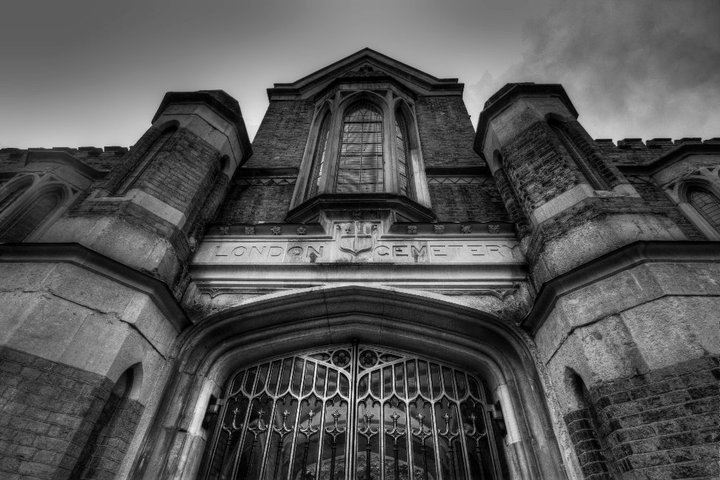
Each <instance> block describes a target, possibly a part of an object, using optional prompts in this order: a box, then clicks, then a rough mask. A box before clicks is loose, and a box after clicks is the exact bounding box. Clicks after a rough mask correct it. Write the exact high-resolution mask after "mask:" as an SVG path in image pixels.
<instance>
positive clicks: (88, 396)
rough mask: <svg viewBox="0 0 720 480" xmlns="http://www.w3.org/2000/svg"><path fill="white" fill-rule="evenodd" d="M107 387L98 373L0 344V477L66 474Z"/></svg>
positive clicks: (103, 401) (64, 476)
mask: <svg viewBox="0 0 720 480" xmlns="http://www.w3.org/2000/svg"><path fill="white" fill-rule="evenodd" d="M111 389H112V383H111V382H110V381H109V380H107V379H106V378H105V377H102V376H100V375H97V374H93V373H89V372H85V371H82V370H79V369H76V368H73V367H70V366H67V365H63V364H59V363H55V362H51V361H48V360H45V359H43V358H40V357H36V356H34V355H29V354H27V353H23V352H19V351H17V350H13V349H10V348H7V347H3V348H2V349H0V478H3V479H8V480H9V479H15V478H17V479H20V478H22V479H26V480H30V479H33V480H35V479H37V480H40V479H53V480H64V479H70V478H71V476H70V472H71V471H72V469H73V467H74V466H75V463H76V461H77V459H78V457H79V455H80V452H81V451H82V450H83V448H84V446H85V444H86V443H87V440H88V438H89V435H90V432H91V431H92V430H93V428H94V426H95V423H96V421H97V419H98V417H99V416H100V413H101V411H102V410H103V407H104V406H105V404H106V402H107V399H108V398H109V396H110V391H111Z"/></svg>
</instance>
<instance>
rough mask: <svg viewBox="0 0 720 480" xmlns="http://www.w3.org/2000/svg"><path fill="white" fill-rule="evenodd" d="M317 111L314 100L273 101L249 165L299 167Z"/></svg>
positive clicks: (255, 141)
mask: <svg viewBox="0 0 720 480" xmlns="http://www.w3.org/2000/svg"><path fill="white" fill-rule="evenodd" d="M313 110H314V104H313V103H312V102H310V101H304V100H294V101H280V100H273V101H271V102H270V105H269V106H268V109H267V111H266V112H265V116H264V117H263V121H262V123H261V124H260V128H259V129H258V132H257V134H256V135H255V139H254V140H253V143H252V149H253V156H252V157H250V160H248V162H247V163H246V165H245V166H246V167H248V168H299V167H300V163H301V162H302V157H303V153H304V151H305V144H306V143H307V139H308V135H309V134H310V124H311V123H312V114H313Z"/></svg>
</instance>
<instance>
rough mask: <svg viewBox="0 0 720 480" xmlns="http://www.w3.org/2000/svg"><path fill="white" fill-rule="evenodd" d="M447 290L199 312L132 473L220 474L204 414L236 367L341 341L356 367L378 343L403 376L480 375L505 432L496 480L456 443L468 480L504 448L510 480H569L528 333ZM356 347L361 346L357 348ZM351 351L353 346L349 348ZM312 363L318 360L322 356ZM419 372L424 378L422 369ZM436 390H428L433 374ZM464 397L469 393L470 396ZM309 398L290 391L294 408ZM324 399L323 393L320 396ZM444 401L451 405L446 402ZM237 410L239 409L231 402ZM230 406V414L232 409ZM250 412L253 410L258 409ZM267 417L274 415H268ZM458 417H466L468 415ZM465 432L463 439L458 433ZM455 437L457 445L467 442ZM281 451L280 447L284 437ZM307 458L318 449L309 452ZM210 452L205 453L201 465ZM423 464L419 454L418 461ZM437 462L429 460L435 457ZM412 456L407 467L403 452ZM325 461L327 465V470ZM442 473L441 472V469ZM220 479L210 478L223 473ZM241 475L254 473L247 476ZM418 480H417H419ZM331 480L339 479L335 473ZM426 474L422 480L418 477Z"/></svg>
mask: <svg viewBox="0 0 720 480" xmlns="http://www.w3.org/2000/svg"><path fill="white" fill-rule="evenodd" d="M443 298H447V297H442V296H440V295H432V294H424V295H423V296H422V297H421V296H419V295H416V294H412V293H409V292H403V291H398V290H394V289H385V288H368V287H358V286H354V285H348V286H342V287H332V288H314V289H306V290H301V291H293V292H290V293H283V294H277V295H269V296H267V297H264V298H262V299H261V300H258V301H257V302H250V303H248V304H246V305H243V306H240V307H236V308H233V309H230V310H228V311H225V312H222V313H219V314H217V315H215V316H214V317H211V318H208V319H205V320H203V321H202V322H200V323H198V324H197V325H196V326H195V327H194V328H193V329H192V330H191V331H189V332H187V336H186V339H185V341H184V345H183V347H182V348H181V351H180V353H179V361H178V362H179V363H178V367H177V370H176V371H175V372H174V373H173V374H172V375H171V377H172V381H171V384H170V385H169V386H168V388H167V390H166V393H165V396H164V400H163V402H164V403H163V404H162V405H165V406H166V408H163V406H162V405H161V408H160V411H161V415H159V416H158V418H157V419H156V424H155V426H154V427H153V428H152V429H151V433H150V435H149V436H148V437H147V438H146V440H145V445H144V447H143V452H142V454H141V456H140V457H139V459H138V461H137V462H136V465H135V471H134V476H133V478H141V479H150V478H153V479H156V478H177V479H187V480H191V479H192V480H195V479H203V478H205V476H204V475H205V474H206V472H208V471H214V470H213V469H214V468H215V467H212V466H209V465H208V464H209V463H211V460H209V459H211V458H213V455H214V453H213V452H216V451H217V450H218V449H222V448H224V447H226V446H227V445H226V444H222V443H220V444H218V443H217V440H218V437H214V436H213V435H214V430H213V428H212V422H208V421H207V419H208V414H211V415H212V414H213V413H214V414H216V415H217V418H218V420H217V422H219V421H220V420H219V419H220V418H222V421H223V422H225V421H228V418H227V415H228V414H227V412H228V408H231V407H227V408H225V407H224V406H220V411H217V410H216V407H215V406H216V405H217V404H218V403H219V404H224V405H228V403H227V402H228V399H229V398H230V397H228V396H227V394H226V387H227V386H229V387H230V388H231V389H233V388H235V387H233V382H234V381H235V380H236V379H237V375H243V376H244V375H248V373H247V372H249V371H250V369H252V368H256V369H258V368H261V366H262V365H267V368H268V372H269V371H270V370H269V369H270V368H271V367H272V365H273V362H276V361H278V360H279V361H280V365H282V361H283V359H288V358H293V359H294V358H296V357H297V356H298V355H301V356H303V355H304V357H303V359H306V358H308V357H307V355H315V354H318V355H319V354H321V351H322V350H323V349H326V353H327V354H328V355H331V353H330V352H331V351H332V352H333V354H334V352H336V351H338V350H341V349H343V348H344V349H346V351H347V352H355V353H348V354H349V355H350V358H351V363H350V364H349V365H352V362H356V363H355V364H356V365H358V363H357V362H359V355H360V354H361V352H362V351H363V348H365V350H368V349H369V348H372V349H375V350H374V351H375V352H376V353H378V352H386V353H388V354H390V355H396V356H398V355H399V358H398V359H397V361H398V362H400V363H403V365H404V367H403V368H404V369H405V374H407V368H408V367H407V366H406V365H407V364H408V362H410V363H413V362H414V364H415V366H416V368H418V369H419V362H434V364H435V365H438V367H439V368H440V371H441V372H442V367H443V365H444V366H445V367H446V368H449V369H451V370H452V371H453V372H455V371H458V372H462V374H463V375H465V379H466V380H467V382H468V384H469V382H470V380H468V379H469V378H470V377H468V374H469V375H470V376H471V377H473V378H474V379H477V380H479V382H478V383H482V382H484V387H483V390H482V392H483V395H479V396H477V398H478V399H481V400H482V401H481V402H478V404H482V407H483V408H484V409H485V410H484V412H485V413H484V415H485V423H486V428H488V427H489V429H490V430H488V431H492V432H493V436H494V437H495V438H498V439H499V442H498V444H497V445H496V444H493V443H492V442H488V444H487V445H486V446H484V447H482V448H483V449H485V452H484V454H483V455H485V456H487V457H488V458H489V459H490V463H488V465H490V467H487V468H486V467H483V468H485V470H487V471H489V472H490V473H491V474H492V475H494V476H495V477H493V476H486V477H481V476H477V475H475V476H473V475H474V474H472V469H473V468H475V467H472V466H470V467H468V462H469V461H470V460H467V461H466V459H465V457H466V456H467V455H469V454H472V453H473V452H474V450H473V449H470V450H472V451H470V452H469V450H468V447H467V445H468V441H467V438H466V439H465V440H460V436H459V437H458V441H460V442H465V446H464V447H463V448H464V450H462V452H463V453H462V454H461V455H460V456H456V458H458V459H460V460H461V462H462V464H463V466H462V468H464V469H465V470H466V471H467V470H470V471H471V476H470V477H469V478H488V479H490V478H504V477H503V472H502V466H501V465H502V464H503V461H502V458H503V456H504V457H505V458H506V462H505V464H506V465H507V466H508V470H509V473H508V475H507V478H523V479H540V478H548V479H550V478H551V479H561V478H564V476H565V473H564V469H563V468H562V462H561V459H560V455H559V449H558V447H557V443H556V441H555V439H554V435H553V433H552V426H551V423H550V418H549V414H548V411H547V406H546V404H545V399H544V396H543V393H542V392H543V389H542V385H541V383H540V381H539V378H538V375H537V372H536V371H535V366H534V361H533V360H532V357H531V355H530V354H529V351H528V349H527V347H525V346H524V344H523V342H524V340H523V339H522V338H521V334H519V332H518V331H517V329H516V327H513V326H512V325H509V324H508V323H507V322H503V321H501V320H499V319H497V318H494V317H493V316H492V315H489V314H486V313H483V312H479V311H477V310H474V309H471V308H468V307H463V306H460V305H456V304H452V303H451V302H448V301H444V300H443ZM352 345H356V346H355V347H352ZM351 347H352V348H355V349H357V350H351ZM352 355H357V357H356V358H357V360H352V358H353V357H352ZM378 355H379V353H378ZM315 362H316V363H317V360H315ZM427 364H428V365H429V364H430V363H427ZM325 366H326V367H327V366H328V365H325ZM278 368H279V367H278ZM416 375H417V373H416ZM243 378H244V377H243ZM417 379H418V382H419V381H420V380H419V376H418V377H417ZM356 380H357V382H358V383H356V384H355V385H356V386H355V387H354V388H357V391H360V390H361V389H360V385H359V382H360V380H361V378H360V377H356ZM352 381H353V378H352V376H351V377H349V378H348V384H349V385H350V383H351V382H352ZM455 385H456V386H455V387H453V388H457V384H455ZM429 386H430V388H432V386H433V383H432V381H431V382H430V384H429ZM348 388H349V387H348ZM363 388H364V387H363ZM369 388H370V387H368V389H369ZM418 388H419V386H418ZM363 391H365V390H363ZM478 392H480V390H478ZM335 393H337V392H335ZM259 394H262V392H259ZM276 394H277V391H276ZM394 394H395V393H393V395H394ZM253 395H255V393H253ZM349 395H350V389H348V396H347V398H346V401H347V402H348V403H347V404H348V406H349V407H348V409H350V408H355V409H356V413H355V419H359V416H361V415H362V413H359V412H360V410H361V409H362V408H364V407H361V406H360V405H359V403H358V402H357V401H355V400H352V399H351V398H350V397H349ZM358 395H359V394H358ZM383 395H384V394H383ZM231 396H232V395H231ZM316 397H317V395H316ZM341 397H342V396H341ZM391 397H392V395H391ZM398 397H399V395H398ZM357 398H358V397H356V400H357ZM448 398H449V395H448ZM463 398H464V399H465V400H467V399H468V398H470V397H468V396H465V397H463ZM216 399H220V401H219V402H216ZM303 399H304V398H300V397H295V402H296V406H297V405H299V404H300V402H301V401H302V400H303ZM252 400H253V398H248V399H247V402H248V403H251V402H252ZM322 400H323V401H325V400H327V399H326V398H323V399H322ZM385 400H386V399H385V398H384V397H383V398H382V399H381V400H378V401H379V402H380V405H378V406H377V408H380V407H381V406H382V407H383V408H384V404H383V403H382V402H384V401H385ZM399 400H402V401H403V402H404V404H405V406H406V407H405V415H406V423H407V424H409V426H410V428H415V429H416V431H417V428H419V425H418V424H417V416H416V415H415V416H414V417H412V419H410V420H408V415H409V413H408V412H410V406H409V402H410V399H409V397H408V398H407V399H405V398H399ZM233 401H234V400H233ZM277 401H279V400H278V399H277V398H275V399H273V402H274V403H273V408H275V410H273V411H275V412H278V411H279V410H278V408H277V405H276V404H277ZM290 401H292V400H290ZM452 401H453V402H456V403H455V407H453V408H456V409H457V410H458V411H460V413H462V408H463V406H462V405H463V404H462V400H457V401H456V400H452ZM433 402H436V400H432V401H431V402H430V404H431V407H432V408H433V409H435V407H436V405H437V403H433ZM491 405H492V409H491V408H490V406H491ZM446 407H448V408H449V404H447V405H446ZM232 408H233V409H234V407H232ZM296 408H299V407H296ZM373 408H375V407H373ZM438 408H439V407H438ZM223 409H224V410H223ZM491 410H492V411H491ZM230 411H231V412H232V409H231V410H230ZM283 411H284V409H283ZM296 411H297V410H296ZM246 415H247V411H246ZM253 415H256V417H257V412H256V413H254V414H253ZM266 415H270V413H267V414H266ZM327 415H330V416H331V415H332V412H329V413H328V412H325V414H324V417H325V422H326V425H325V426H329V427H332V425H330V424H329V423H327V422H329V421H330V420H328V419H329V418H331V417H328V416H327ZM391 415H392V412H388V413H387V418H389V419H390V420H389V421H390V422H391V419H392V417H391ZM398 415H399V413H398ZM438 415H439V416H440V417H439V418H441V419H442V418H443V417H442V416H443V415H444V414H442V413H439V412H435V413H434V420H433V421H434V422H435V424H434V425H433V428H435V429H437V427H438V424H437V421H438V420H437V419H438ZM468 415H469V414H468ZM378 416H379V413H378ZM431 416H432V415H431ZM477 416H478V415H476V417H477ZM318 417H319V416H318ZM501 417H502V419H503V422H501V423H504V427H498V426H494V424H493V423H492V422H494V421H495V420H496V418H497V419H499V418H501ZM290 418H291V413H290V412H289V413H288V417H287V419H286V426H287V428H290V426H289V423H288V422H290ZM292 418H293V420H295V421H296V424H294V425H293V427H292V428H293V429H299V428H300V427H303V428H308V424H307V418H305V419H304V420H303V421H302V422H300V423H299V424H298V423H297V422H299V421H300V420H299V417H298V416H297V414H295V416H294V417H292ZM383 418H385V412H383ZM426 418H427V417H426ZM458 418H461V415H460V417H458ZM263 419H264V420H262V421H260V422H258V420H259V417H257V418H251V419H250V420H249V422H248V423H247V426H240V425H239V423H238V421H237V419H236V426H237V427H238V431H236V432H235V434H237V433H238V432H240V433H241V434H243V433H242V431H244V432H245V433H244V435H245V436H246V437H247V435H253V433H252V432H251V431H250V428H257V427H258V426H259V427H260V428H269V427H268V426H269V425H270V423H269V422H270V420H269V419H270V417H269V416H267V417H263ZM275 419H278V421H279V422H280V423H279V424H277V425H275V424H273V426H274V427H275V426H277V428H280V429H282V412H280V416H277V418H276V415H275V414H273V420H272V421H273V422H274V421H275ZM230 421H232V419H230ZM313 421H316V420H313ZM303 422H304V423H303ZM347 422H350V423H349V424H348V423H347ZM413 422H415V423H413ZM442 422H444V420H441V422H440V429H441V431H442V430H443V429H444V424H443V423H442ZM455 422H456V423H455V424H454V425H455V426H454V427H453V424H452V423H450V429H451V430H450V431H452V432H455V433H457V434H458V435H460V433H461V432H465V431H469V429H470V425H469V424H468V425H467V430H466V426H465V425H463V426H462V427H460V423H464V421H463V420H462V419H461V420H460V421H459V422H458V421H457V420H456V421H455ZM310 425H312V423H311V424H310ZM478 425H479V424H478ZM348 426H350V427H351V428H356V429H357V428H362V427H363V424H362V422H360V423H358V422H357V421H356V420H354V419H348V420H346V427H345V428H347V427H348ZM380 426H382V427H383V428H386V427H387V428H390V429H392V424H391V423H388V424H387V425H386V424H384V423H383V424H378V425H370V428H378V427H380ZM274 427H273V428H274ZM218 428H222V427H218ZM426 431H429V430H426ZM248 432H250V433H248ZM293 432H299V430H293ZM226 433H229V432H226ZM293 435H294V434H293ZM432 435H434V439H435V442H438V443H439V442H440V441H441V440H440V437H439V436H438V435H439V434H438V433H436V432H433V433H432ZM462 436H463V437H464V436H465V435H464V434H462ZM247 438H249V437H247ZM226 440H227V439H226ZM348 441H350V440H348ZM354 441H355V442H356V444H357V446H358V447H359V449H360V450H361V453H362V451H364V450H363V449H364V447H365V444H363V445H361V444H360V441H359V440H358V439H357V436H355V440H354ZM231 442H232V441H231ZM294 444H295V449H296V450H298V449H300V450H303V449H304V444H301V445H300V446H298V444H297V442H295V443H294ZM251 445H252V442H250V443H245V442H244V440H243V442H241V447H240V448H242V449H247V451H248V452H249V449H250V448H251ZM257 445H259V444H256V447H257ZM263 445H264V446H263V448H264V449H265V450H263V452H265V451H266V450H267V449H269V448H271V446H269V444H268V443H267V442H266V443H264V444H263ZM348 445H349V446H348V447H347V448H349V449H351V450H348V451H351V452H356V450H357V449H356V448H355V447H354V446H353V445H350V444H348ZM458 445H460V446H462V443H460V444H458ZM275 447H276V448H277V444H276V445H275ZM373 448H374V447H373ZM418 448H419V447H418ZM493 449H495V451H493ZM405 451H406V452H407V453H406V455H408V456H413V455H415V452H414V451H411V447H407V448H406V450H405ZM418 451H419V450H418ZM206 452H209V453H206ZM379 452H380V450H379V446H378V450H377V454H376V457H375V460H374V459H373V455H372V452H371V455H370V459H371V462H370V463H371V464H372V463H373V461H374V462H375V463H376V464H377V465H382V466H383V468H385V465H393V469H394V465H395V463H390V460H387V461H384V460H382V458H385V457H387V455H385V456H380V454H379ZM468 452H469V453H468ZM386 453H387V452H386ZM316 454H317V452H316ZM248 455H249V453H248ZM252 455H254V456H256V457H253V458H256V460H257V459H259V460H261V461H262V462H264V464H266V466H265V467H261V468H265V470H264V471H263V477H262V478H274V477H272V473H273V472H272V470H273V469H274V467H275V465H274V460H275V457H273V459H272V460H273V462H272V465H270V464H269V463H267V462H268V459H269V458H270V456H268V455H266V453H263V454H262V456H261V457H257V455H259V454H258V453H257V451H255V450H254V451H253V454H252ZM308 455H309V456H311V455H312V450H310V453H308ZM318 455H319V454H318ZM388 455H390V457H388V458H394V457H392V455H393V453H392V449H391V451H390V453H388ZM399 455H401V454H399ZM251 457H252V456H251ZM203 458H205V459H206V460H205V461H203V460H202V459H203ZM316 458H319V457H316ZM328 458H330V457H328ZM399 458H401V456H399ZM432 458H433V460H432V461H435V462H437V463H438V464H439V463H440V460H439V458H440V456H439V454H438V453H437V452H433V457H432ZM414 459H415V457H412V458H411V460H410V462H409V463H411V464H413V462H415V460H414ZM322 461H324V460H322V459H320V460H316V461H315V467H316V472H317V469H318V465H317V463H318V462H322ZM343 461H344V462H346V463H345V464H346V465H349V466H351V465H354V466H355V467H357V466H359V465H363V466H367V463H362V461H361V460H358V459H356V460H355V461H354V462H355V463H354V464H352V463H348V462H350V460H347V459H343ZM419 461H420V462H421V460H419ZM432 461H431V460H430V457H428V462H429V464H430V465H431V464H432ZM405 462H406V463H408V462H407V460H406V461H405ZM223 463H224V461H220V462H219V463H218V464H219V465H221V464H223ZM281 463H282V460H281ZM310 463H312V462H309V461H308V465H309V464H310ZM289 464H290V462H289V461H288V465H289ZM235 465H236V463H235V462H234V460H233V463H232V464H231V469H235ZM300 466H302V465H300ZM306 466H307V465H306ZM438 467H440V465H438ZM222 468H223V467H218V468H215V470H218V471H222ZM225 468H228V467H225ZM278 468H279V467H278ZM288 468H289V467H288ZM327 468H328V469H329V468H330V467H329V466H328V467H327ZM348 468H349V467H348ZM378 468H379V467H378ZM421 468H422V469H424V467H421ZM432 468H435V467H432V466H430V467H429V470H432ZM488 468H489V470H488ZM320 469H321V470H322V467H320ZM408 469H409V467H408ZM438 470H439V471H440V473H437V472H438ZM438 470H436V473H435V476H434V477H433V476H428V479H430V478H433V479H436V478H443V479H445V478H463V477H460V476H457V473H456V474H455V476H453V475H452V474H448V473H446V474H443V473H442V471H441V469H439V468H438ZM476 470H477V468H476ZM408 471H409V470H408ZM371 472H372V465H371ZM235 473H237V471H236V472H235ZM256 473H257V472H256ZM286 473H287V472H286ZM296 473H297V472H296ZM211 475H215V474H211ZM218 475H219V474H217V475H216V476H215V477H213V476H210V477H209V478H218ZM290 475H292V472H290ZM393 475H394V470H393V471H391V472H390V476H386V477H385V478H390V479H393V478H394V477H393ZM238 478H253V477H251V476H250V477H248V476H245V475H244V474H243V475H240V477H238ZM278 478H281V477H278ZM282 478H292V479H293V480H295V477H292V476H290V477H282ZM358 478H362V477H358ZM371 478H372V475H371ZM399 478H402V477H399ZM412 478H414V479H415V480H420V478H422V476H415V477H412ZM334 480H340V478H337V479H334ZM376 480H379V478H378V479H376ZM423 480H425V479H424V478H423Z"/></svg>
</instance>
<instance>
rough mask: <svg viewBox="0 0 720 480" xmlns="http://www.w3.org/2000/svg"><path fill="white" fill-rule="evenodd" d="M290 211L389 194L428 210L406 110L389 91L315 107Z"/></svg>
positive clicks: (332, 99) (346, 95)
mask: <svg viewBox="0 0 720 480" xmlns="http://www.w3.org/2000/svg"><path fill="white" fill-rule="evenodd" d="M316 112H317V113H316V115H315V119H314V120H313V124H314V127H313V128H311V133H310V135H309V138H308V144H307V145H308V147H307V149H306V153H305V160H304V162H303V167H302V168H301V171H300V179H301V180H300V181H298V183H297V185H298V187H297V188H296V193H295V196H294V200H293V207H297V206H298V205H299V204H300V203H303V202H305V201H307V200H310V199H312V198H315V197H317V196H319V195H322V194H365V193H369V194H372V193H389V194H395V195H398V196H402V197H406V198H408V199H411V200H414V201H415V202H418V203H420V204H421V205H424V206H426V207H429V192H428V191H427V185H424V183H425V176H424V171H423V167H422V154H421V149H420V145H419V139H418V133H417V129H416V123H415V117H414V115H415V114H414V110H413V108H412V105H411V104H410V103H408V101H406V100H404V99H403V97H401V96H399V95H398V94H396V93H392V92H391V91H389V90H388V91H381V90H378V91H365V90H357V91H342V92H335V95H330V96H329V97H327V98H325V99H324V100H322V102H320V103H319V105H318V108H317V111H316Z"/></svg>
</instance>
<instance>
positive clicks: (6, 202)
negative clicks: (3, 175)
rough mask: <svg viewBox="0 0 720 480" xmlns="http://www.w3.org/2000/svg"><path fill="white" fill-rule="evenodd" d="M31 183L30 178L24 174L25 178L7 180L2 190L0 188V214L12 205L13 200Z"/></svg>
mask: <svg viewBox="0 0 720 480" xmlns="http://www.w3.org/2000/svg"><path fill="white" fill-rule="evenodd" d="M32 183H33V182H32V178H31V177H29V176H25V178H21V179H17V180H11V181H10V182H8V184H7V185H6V186H5V187H6V188H5V189H4V191H3V190H2V189H0V214H2V213H3V211H5V210H6V209H7V208H8V207H9V206H10V205H12V203H13V202H14V201H15V200H17V199H18V198H20V196H21V195H22V194H23V193H25V192H26V191H27V190H28V188H30V186H31V185H32Z"/></svg>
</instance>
